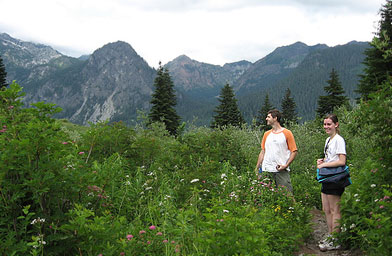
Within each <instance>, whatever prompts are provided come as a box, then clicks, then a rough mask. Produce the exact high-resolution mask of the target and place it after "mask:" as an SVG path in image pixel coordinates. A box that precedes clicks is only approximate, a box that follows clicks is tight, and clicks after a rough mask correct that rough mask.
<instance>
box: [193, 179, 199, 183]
mask: <svg viewBox="0 0 392 256" xmlns="http://www.w3.org/2000/svg"><path fill="white" fill-rule="evenodd" d="M198 181H199V179H193V180H191V183H195V182H198Z"/></svg>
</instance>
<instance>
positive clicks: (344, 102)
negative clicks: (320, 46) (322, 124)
mask: <svg viewBox="0 0 392 256" xmlns="http://www.w3.org/2000/svg"><path fill="white" fill-rule="evenodd" d="M327 83H328V85H327V86H325V87H324V90H325V92H326V93H327V95H325V96H320V97H319V100H318V108H317V114H318V117H324V116H325V115H326V114H330V113H332V112H333V111H334V110H335V109H336V108H338V107H340V106H348V98H347V97H346V96H344V95H343V94H344V90H343V87H342V85H341V83H340V81H339V76H338V73H337V72H336V71H335V69H332V71H331V74H330V79H329V80H328V81H327Z"/></svg>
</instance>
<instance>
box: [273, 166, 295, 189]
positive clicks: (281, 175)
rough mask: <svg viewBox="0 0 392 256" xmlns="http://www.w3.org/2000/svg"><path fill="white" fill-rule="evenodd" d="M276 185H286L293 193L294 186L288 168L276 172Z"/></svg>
mask: <svg viewBox="0 0 392 256" xmlns="http://www.w3.org/2000/svg"><path fill="white" fill-rule="evenodd" d="M274 174H275V182H276V186H278V187H281V186H284V187H286V188H287V190H288V191H290V192H291V193H293V186H292V185H291V179H290V173H289V172H288V171H287V170H283V171H279V172H275V173H274Z"/></svg>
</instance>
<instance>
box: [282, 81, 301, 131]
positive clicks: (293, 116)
mask: <svg viewBox="0 0 392 256" xmlns="http://www.w3.org/2000/svg"><path fill="white" fill-rule="evenodd" d="M295 108H296V104H295V101H294V99H293V98H292V97H291V91H290V88H287V90H286V94H285V96H284V98H283V100H282V117H283V122H282V125H283V124H289V123H295V124H296V123H298V118H297V112H296V111H295Z"/></svg>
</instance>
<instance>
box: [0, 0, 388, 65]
mask: <svg viewBox="0 0 392 256" xmlns="http://www.w3.org/2000/svg"><path fill="white" fill-rule="evenodd" d="M271 2H272V3H271ZM384 3H385V0H329V1H324V0H275V1H267V0H242V1H240V0H170V1H161V0H83V1H79V0H35V1H29V0H1V1H0V10H1V13H2V14H1V16H0V32H5V33H9V34H10V35H11V36H13V37H16V38H19V39H22V40H27V41H34V42H39V43H43V44H47V45H51V46H52V47H54V48H56V49H58V50H60V51H61V52H63V53H65V54H68V55H72V56H79V55H81V54H88V53H92V52H93V51H94V50H96V49H98V48H100V47H102V46H103V45H105V44H107V43H109V42H114V41H117V40H122V41H126V42H128V43H129V44H131V45H132V47H133V48H134V49H135V50H136V51H137V52H138V53H139V55H141V56H142V57H143V58H144V59H145V60H147V62H148V63H149V64H150V65H151V66H154V67H156V66H157V65H158V62H159V61H162V62H163V63H167V62H168V61H170V60H172V59H174V58H175V57H177V56H179V55H181V54H186V55H188V56H189V57H191V58H193V59H196V60H198V61H202V62H207V63H211V64H219V65H223V64H224V63H227V62H234V61H239V60H242V59H246V60H249V61H256V60H258V59H260V58H262V57H264V56H265V55H266V54H268V53H270V52H271V51H273V50H274V49H275V48H276V47H279V46H282V45H288V44H292V43H294V42H297V41H302V42H304V43H306V44H308V45H313V44H317V43H325V44H328V45H330V46H333V45H336V44H344V43H347V42H349V41H352V40H357V41H370V40H371V39H372V36H373V34H372V33H373V32H375V31H376V28H375V22H377V21H378V20H379V17H378V16H377V14H378V10H379V9H380V8H381V5H382V4H384Z"/></svg>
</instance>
